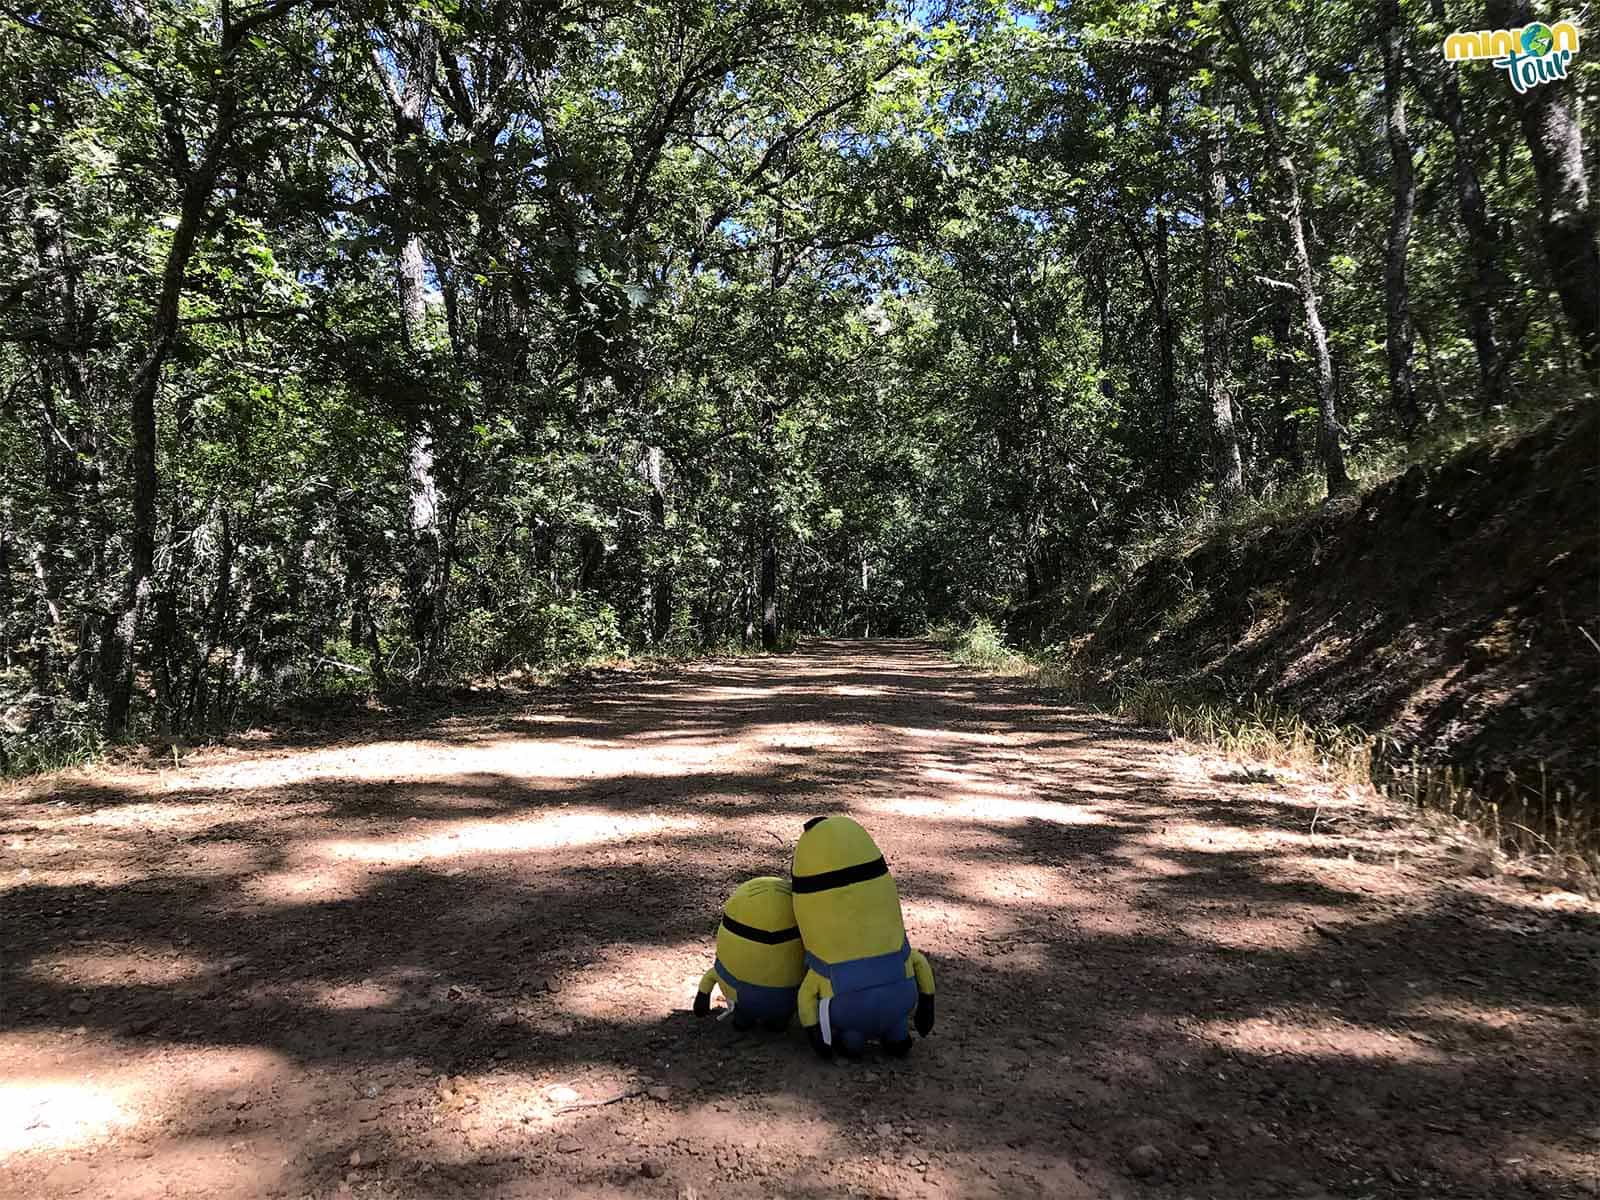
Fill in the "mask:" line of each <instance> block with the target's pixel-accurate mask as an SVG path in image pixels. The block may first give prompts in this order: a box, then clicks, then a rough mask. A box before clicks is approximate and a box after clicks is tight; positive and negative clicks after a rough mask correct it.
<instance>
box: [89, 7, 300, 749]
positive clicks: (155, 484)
mask: <svg viewBox="0 0 1600 1200" xmlns="http://www.w3.org/2000/svg"><path fill="white" fill-rule="evenodd" d="M302 2H303V0H272V2H271V3H270V4H268V5H266V6H264V7H258V8H255V9H253V10H252V11H251V12H250V14H249V15H248V16H244V17H239V18H234V17H231V16H230V12H229V9H228V8H227V7H226V6H225V7H224V8H223V9H222V39H221V43H220V46H219V50H220V54H219V60H220V63H221V65H220V67H219V68H218V72H217V77H218V81H219V82H218V84H217V97H216V117H215V119H214V120H213V121H212V125H211V129H210V130H209V131H208V133H207V135H206V138H205V147H206V148H205V153H204V154H203V155H202V156H201V157H200V161H199V162H198V163H194V164H188V163H178V164H175V165H177V166H179V167H182V168H186V169H187V171H188V176H187V178H186V179H184V181H183V188H182V191H181V194H180V199H179V203H178V223H177V225H176V226H175V227H174V229H173V231H172V241H171V243H170V244H169V245H168V247H167V257H166V262H165V263H164V264H163V266H162V270H161V290H160V292H159V293H158V294H157V298H156V307H155V313H154V314H153V315H152V317H151V319H150V330H149V333H148V335H147V336H146V339H145V345H146V350H145V355H144V359H143V361H142V362H141V363H140V365H139V369H138V371H137V372H136V373H135V374H134V377H133V388H132V396H131V403H130V405H129V409H130V425H131V427H132V435H133V436H132V443H133V447H132V455H131V461H130V465H129V469H130V472H131V474H132V476H133V480H132V482H133V520H132V525H131V528H130V531H129V532H130V536H129V564H128V577H127V583H126V585H125V586H124V588H123V595H122V605H121V611H120V612H119V613H118V614H117V615H116V619H115V621H114V622H112V624H111V628H110V630H109V632H108V635H107V637H106V647H105V656H104V659H103V660H102V680H103V686H104V689H105V696H106V731H107V733H108V734H109V735H110V736H112V737H120V736H121V735H122V734H124V733H126V732H127V728H128V713H129V709H130V707H131V705H132V701H133V674H134V657H135V651H136V649H137V645H138V637H139V625H140V621H141V618H142V616H143V614H144V610H145V606H146V604H147V603H148V601H149V599H150V593H151V588H152V583H153V576H154V574H155V555H156V498H157V491H158V488H159V483H160V481H159V477H158V475H157V468H156V437H157V431H156V394H157V392H159V390H160V388H161V374H162V370H163V369H164V368H165V367H166V364H167V359H168V357H170V355H171V354H172V347H173V345H174V344H175V343H176V341H177V335H178V306H179V302H180V301H181V300H182V298H183V289H184V283H185V281H186V279H187V275H188V270H189V260H190V259H191V258H192V257H193V256H194V249H195V243H196V241H197V240H198V239H199V236H200V234H201V232H202V230H203V228H204V226H205V222H206V216H207V209H208V208H209V207H210V205H211V196H212V193H213V192H214V191H215V190H216V186H217V175H218V173H219V172H220V171H221V169H222V161H223V158H224V156H225V155H226V154H227V153H228V152H229V151H230V150H231V149H232V147H233V139H234V135H235V133H236V132H237V130H236V127H235V126H236V117H237V114H238V109H239V95H238V90H237V88H236V85H235V82H234V76H233V60H234V55H235V54H236V53H237V51H238V49H239V47H240V45H242V44H244V42H245V40H246V39H247V38H248V37H249V36H250V35H251V34H252V33H253V32H254V31H256V30H258V29H260V28H261V27H262V26H263V25H265V24H267V23H269V22H271V21H275V20H277V19H278V18H280V17H282V16H283V15H284V14H285V13H287V12H289V11H290V10H291V9H293V8H294V7H295V6H296V5H297V4H299V3H302ZM172 142H173V144H174V145H180V146H181V145H182V144H183V139H182V138H174V139H172Z"/></svg>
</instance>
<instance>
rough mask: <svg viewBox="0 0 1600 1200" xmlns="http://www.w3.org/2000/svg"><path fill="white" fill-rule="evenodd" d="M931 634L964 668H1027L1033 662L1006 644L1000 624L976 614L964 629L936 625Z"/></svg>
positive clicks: (1013, 669) (1007, 670) (1030, 667)
mask: <svg viewBox="0 0 1600 1200" xmlns="http://www.w3.org/2000/svg"><path fill="white" fill-rule="evenodd" d="M929 636H931V637H932V638H933V639H934V640H935V641H936V642H939V643H940V644H941V645H942V646H944V647H945V649H946V650H947V651H948V652H949V654H950V657H951V658H953V659H955V660H956V661H957V662H958V663H960V664H962V665H963V666H967V667H976V668H978V669H979V670H981V671H1000V672H1007V673H1010V672H1016V671H1022V672H1027V671H1030V670H1031V669H1032V667H1033V663H1032V662H1031V660H1030V659H1029V658H1028V657H1027V655H1025V654H1020V653H1018V652H1017V651H1015V650H1013V649H1012V648H1011V647H1010V646H1007V645H1006V641H1005V635H1004V634H1002V633H1001V632H1000V627H999V626H998V625H996V624H995V623H994V622H993V621H991V620H989V619H988V618H987V617H978V618H977V619H976V620H974V621H973V622H972V623H971V624H970V625H968V626H966V628H964V629H962V628H957V627H955V626H951V625H944V626H936V627H935V628H934V629H933V630H931V631H930V634H929Z"/></svg>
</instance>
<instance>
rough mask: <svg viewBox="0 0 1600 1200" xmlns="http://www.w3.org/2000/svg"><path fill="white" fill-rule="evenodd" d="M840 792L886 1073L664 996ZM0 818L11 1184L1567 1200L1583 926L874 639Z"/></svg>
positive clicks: (1365, 814) (1586, 916) (1309, 785)
mask: <svg viewBox="0 0 1600 1200" xmlns="http://www.w3.org/2000/svg"><path fill="white" fill-rule="evenodd" d="M841 810H844V811H848V812H850V813H852V814H854V815H855V816H856V817H857V818H858V819H859V820H861V821H862V822H863V823H864V824H866V825H867V826H868V828H870V829H871V830H872V831H873V832H874V834H875V835H876V836H877V839H878V841H879V843H880V845H881V846H882V847H883V849H884V851H885V853H886V855H887V857H888V860H889V863H890V865H891V867H892V869H893V870H894V873H895V875H896V878H897V879H898V881H899V883H900V888H901V892H902V895H903V896H904V899H905V910H906V918H907V924H908V926H909V929H910V933H911V938H912V941H913V943H914V944H915V945H917V946H919V947H920V948H922V949H923V950H925V951H927V953H928V955H929V957H930V958H931V959H932V961H933V963H934V967H935V970H936V971H937V972H938V980H939V1026H938V1028H937V1030H936V1031H935V1033H934V1035H933V1037H932V1038H930V1039H928V1040H927V1041H925V1042H922V1043H920V1044H918V1045H917V1047H916V1048H915V1049H914V1051H913V1052H912V1054H911V1057H910V1058H909V1059H908V1060H906V1061H904V1062H897V1061H889V1060H883V1059H878V1058H868V1059H867V1060H865V1061H863V1062H860V1063H839V1064H832V1065H830V1064H823V1063H819V1062H817V1061H815V1060H814V1059H813V1058H812V1057H811V1055H810V1052H809V1050H808V1049H807V1047H806V1045H805V1042H804V1039H803V1038H802V1037H801V1036H800V1034H799V1032H798V1031H797V1030H791V1031H790V1033H789V1034H788V1035H787V1036H781V1037H773V1036H770V1035H768V1036H757V1035H741V1034H738V1033H736V1032H735V1031H734V1030H733V1029H732V1028H731V1027H730V1026H729V1025H728V1024H727V1023H726V1022H718V1021H712V1020H705V1021H697V1020H696V1019H695V1018H694V1017H693V1016H692V1015H691V1013H690V1011H689V1002H690V1001H691V999H692V996H693V991H694V983H695V979H696V977H697V976H698V975H699V974H700V972H701V971H702V970H704V969H705V967H706V966H707V965H708V964H709V962H710V957H711V937H710V933H711V929H712V925H713V923H714V920H715V916H716V913H717V910H718V907H719V905H720V902H721V900H722V899H723V898H724V897H725V896H726V894H727V893H728V892H729V890H731V889H732V888H733V887H734V886H735V884H737V883H738V882H739V881H740V880H742V879H744V878H745V877H747V876H749V875H752V874H755V873H759V872H773V871H777V872H781V871H783V870H785V869H786V855H787V849H788V847H789V846H790V845H791V844H792V840H793V838H794V837H795V835H796V834H797V833H798V831H799V828H800V825H801V822H802V821H803V819H804V818H806V817H808V816H811V815H813V814H816V813H822V812H836V811H841ZM0 819H3V822H0V839H3V845H4V847H5V855H4V858H3V859H0V912H3V919H4V926H3V929H4V939H5V968H6V977H5V980H4V985H5V987H4V1005H5V1009H4V1028H3V1031H0V1054H3V1066H0V1194H4V1195H6V1196H8V1197H15V1198H17V1200H33V1198H37V1197H47V1196H49V1197H56V1196H72V1195H81V1196H116V1197H119V1198H123V1200H134V1198H138V1197H156V1196H163V1197H188V1196H193V1197H201V1196H206V1197H211V1196H286V1197H298V1196H318V1197H321V1196H332V1195H340V1194H345V1193H353V1194H355V1195H358V1196H449V1197H454V1196H493V1197H543V1196H552V1197H554V1196H571V1195H578V1196H613V1195H614V1196H638V1197H680V1198H681V1197H687V1196H690V1195H693V1196H697V1197H722V1196H740V1197H742V1196H751V1197H755V1196H762V1197H766V1196H778V1195H782V1196H787V1197H805V1196H842V1195H870V1196H878V1195H885V1196H960V1197H969V1196H971V1197H981V1196H990V1195H1007V1196H1039V1195H1046V1196H1060V1197H1091V1196H1094V1197H1121V1196H1130V1197H1136V1196H1137V1197H1143V1196H1151V1197H1173V1198H1177V1197H1181V1196H1190V1197H1195V1198H1197V1200H1198V1198H1199V1197H1217V1198H1231V1197H1253V1196H1308V1197H1309V1196H1324V1195H1325V1196H1340V1197H1389V1196H1407V1197H1410V1196H1416V1197H1423V1196H1426V1197H1453V1196H1481V1197H1490V1196H1495V1197H1501V1196H1506V1197H1521V1196H1543V1197H1558V1196H1580V1195H1588V1194H1593V1193H1594V1192H1595V1191H1596V1190H1597V1188H1600V1183H1597V1170H1600V1160H1597V1158H1596V1141H1595V1133H1596V1125H1595V1122H1596V1109H1595V1091H1594V1087H1595V1082H1596V1081H1595V1079H1594V1074H1593V1072H1594V1064H1595V1063H1596V1061H1597V1050H1600V1047H1597V1037H1596V1030H1597V1023H1596V1020H1595V1016H1596V1014H1595V1009H1594V1004H1595V1000H1596V983H1597V979H1600V975H1597V964H1600V957H1597V949H1600V914H1597V912H1596V909H1595V907H1594V906H1593V905H1592V904H1591V903H1589V902H1588V901H1585V900H1584V899H1582V898H1580V897H1578V896H1576V895H1573V894H1570V893H1562V892H1556V891H1551V890H1549V889H1547V888H1542V887H1540V886H1539V885H1537V884H1536V883H1533V882H1531V881H1519V880H1514V879H1509V878H1506V877H1503V876H1498V877H1496V876H1493V874H1492V871H1490V870H1488V869H1487V868H1486V867H1485V864H1484V860H1483V858H1482V856H1481V855H1480V853H1479V852H1477V851H1474V850H1473V849H1472V848H1471V847H1470V846H1469V845H1467V844H1466V843H1453V842H1451V841H1449V840H1446V839H1443V838H1442V837H1440V836H1439V835H1435V834H1430V833H1427V832H1425V831H1421V830H1418V829H1417V828H1415V827H1414V826H1412V825H1410V824H1409V823H1407V822H1406V821H1404V820H1402V819H1400V818H1398V817H1397V816H1395V815H1392V814H1390V815H1385V814H1384V813H1383V812H1382V811H1380V810H1378V809H1375V808H1374V807H1372V806H1371V805H1370V804H1368V803H1366V802H1365V801H1360V802H1358V801H1357V800H1356V799H1354V798H1352V797H1351V796H1349V795H1347V794H1346V793H1344V792H1343V791H1340V790H1336V789H1334V788H1333V787H1332V786H1331V785H1325V784H1319V783H1316V782H1313V781H1307V780H1296V779H1285V778H1284V776H1283V773H1282V772H1278V773H1276V774H1275V775H1273V776H1270V777H1264V776H1263V774H1262V773H1260V772H1256V771H1253V770H1245V769H1242V768H1240V767H1238V766H1237V765H1229V764H1226V763H1222V762H1215V761H1210V760H1207V759H1204V758H1201V757H1198V756H1195V755H1192V754H1186V753H1183V752H1181V751H1179V750H1178V749H1176V748H1174V747H1172V746H1170V745H1169V744H1167V743H1163V742H1162V741H1160V740H1158V739H1156V738H1154V737H1152V736H1150V735H1147V734H1142V733H1139V732H1136V731H1134V730H1131V729H1129V728H1127V727H1125V726H1122V725H1119V724H1115V723H1112V722H1109V721H1107V720H1105V719H1102V718H1099V717H1096V716H1092V715H1089V714H1086V713H1084V712H1080V711H1075V710H1071V709H1061V708H1051V707H1044V706H1041V705H1040V704H1039V703H1038V702H1037V700H1036V699H1035V697H1034V696H1033V695H1032V694H1031V693H1029V692H1027V691H1024V690H1021V689H1018V688H1013V687H1011V686H1009V685H1007V684H1005V683H1002V682H998V681H994V680H989V679H983V678H974V677H972V676H971V675H970V674H967V673H964V672H962V671H961V670H959V669H957V668H954V667H952V666H950V665H949V664H948V663H947V662H945V661H944V660H943V659H942V658H940V657H939V656H938V655H937V654H935V653H934V652H933V651H932V650H930V649H929V648H927V647H926V646H923V645H919V644H916V643H887V642H880V643H834V644H826V645H816V646H812V647H810V648H808V649H807V650H806V651H805V652H803V653H800V654H796V655H794V656H791V657H786V658H777V659H769V660H763V661H747V662H725V663H714V664H707V665H705V666H702V667H700V668H697V669H693V670H689V671H686V672H684V673H683V674H681V675H678V676H675V677H671V678H656V679H639V678H631V679H623V680H620V681H614V682H610V683H607V684H605V685H602V686H600V687H598V688H596V689H595V690H594V691H592V692H591V693H588V694H586V695H583V696H581V697H577V698H571V699H568V700H564V701H560V702H544V703H540V704H536V705H531V706H529V707H527V708H525V709H518V710H515V711H500V712H497V713H491V714H483V713H478V714H475V715H473V716H471V717H466V718H460V717H458V718H455V719H449V720H442V721H438V722H435V723H432V724H429V725H427V726H424V727H411V728H404V729H399V730H397V729H395V728H389V729H387V730H382V731H376V732H372V733H369V734H367V735H364V736H362V735H356V736H352V735H343V736H341V737H338V738H333V739H322V740H320V742H315V743H312V744H306V742H305V740H304V739H302V740H301V743H300V744H291V743H290V742H289V741H288V740H274V739H271V738H262V739H260V740H259V741H258V742H257V743H256V744H254V745H250V746H245V747H235V748H231V749H220V750H212V751H206V752H203V753H197V754H194V755H192V756H191V757H189V758H188V759H187V760H185V761H184V762H183V763H182V765H181V766H179V767H176V768H172V767H169V768H168V769H166V770H133V769H128V768H121V769H118V770H117V771H115V772H109V771H104V770H102V771H98V772H88V773H81V774H75V775H68V776H57V777H54V778H49V779H43V780H38V781H35V782H33V783H32V784H30V785H28V786H26V787H23V788H20V789H18V788H13V789H12V790H11V791H10V792H8V793H6V794H5V795H4V796H3V797H0ZM619 1095H621V1096H622V1097H623V1098H622V1099H619V1100H617V1101H616V1102H615V1103H612V1104H609V1105H603V1106H596V1107H569V1106H570V1105H572V1104H573V1102H575V1101H576V1102H587V1101H604V1100H609V1099H611V1098H613V1097H617V1096H619Z"/></svg>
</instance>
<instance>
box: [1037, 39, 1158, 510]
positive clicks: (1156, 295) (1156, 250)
mask: <svg viewBox="0 0 1600 1200" xmlns="http://www.w3.org/2000/svg"><path fill="white" fill-rule="evenodd" d="M1171 94H1172V84H1171V81H1170V80H1169V79H1168V78H1167V74H1166V71H1165V70H1162V71H1161V73H1160V76H1159V78H1158V80H1157V82H1156V106H1157V109H1158V110H1159V112H1160V114H1161V115H1160V123H1159V126H1158V128H1159V130H1160V133H1161V136H1162V140H1163V143H1164V142H1165V139H1166V133H1167V125H1168V109H1169V107H1170V101H1171ZM1155 208H1156V222H1155V224H1156V228H1155V242H1156V245H1155V259H1156V263H1155V302H1156V336H1157V340H1158V342H1159V346H1160V367H1161V376H1160V390H1161V431H1162V437H1161V443H1162V451H1161V453H1162V465H1161V475H1162V490H1163V491H1164V492H1165V493H1166V494H1167V495H1168V496H1171V495H1173V494H1174V492H1175V490H1176V487H1175V482H1174V478H1173V476H1174V473H1175V472H1174V467H1175V463H1176V455H1177V450H1176V444H1177V428H1176V426H1177V421H1178V351H1177V333H1176V331H1175V329H1174V323H1173V320H1172V262H1171V246H1170V242H1171V238H1170V235H1169V230H1168V219H1167V194H1166V191H1165V190H1164V189H1163V190H1161V191H1158V192H1157V194H1156V196H1155ZM1041 394H1042V391H1041Z"/></svg>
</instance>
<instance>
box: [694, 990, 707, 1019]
mask: <svg viewBox="0 0 1600 1200" xmlns="http://www.w3.org/2000/svg"><path fill="white" fill-rule="evenodd" d="M710 1013H711V996H710V995H709V994H708V993H706V992H696V993H695V994H694V1015H695V1016H697V1017H704V1016H709V1015H710Z"/></svg>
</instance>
